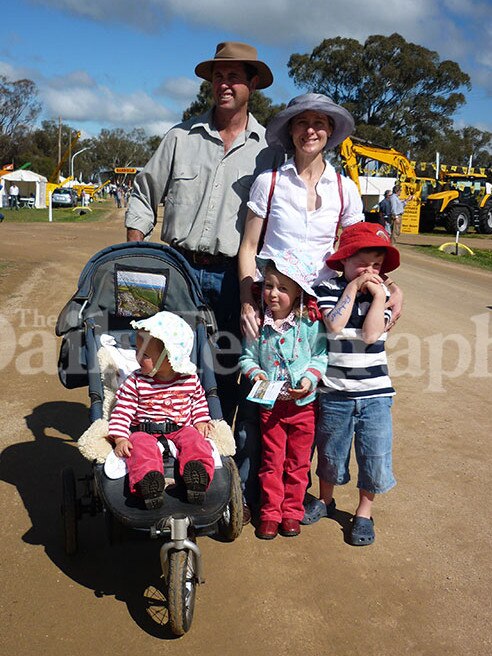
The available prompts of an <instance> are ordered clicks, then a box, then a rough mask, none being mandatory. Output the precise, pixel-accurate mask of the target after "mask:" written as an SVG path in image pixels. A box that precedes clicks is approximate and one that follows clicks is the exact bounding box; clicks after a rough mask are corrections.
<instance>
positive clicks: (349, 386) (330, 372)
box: [315, 276, 395, 399]
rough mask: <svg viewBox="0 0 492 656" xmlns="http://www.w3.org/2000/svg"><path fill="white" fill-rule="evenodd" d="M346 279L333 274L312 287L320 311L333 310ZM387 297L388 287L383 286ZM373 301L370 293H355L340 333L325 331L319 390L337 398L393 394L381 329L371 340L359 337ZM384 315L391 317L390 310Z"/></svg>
mask: <svg viewBox="0 0 492 656" xmlns="http://www.w3.org/2000/svg"><path fill="white" fill-rule="evenodd" d="M347 284H348V283H347V281H346V280H345V278H344V277H343V276H341V277H339V278H332V279H331V280H327V281H326V282H323V283H322V284H321V285H319V286H318V287H316V288H315V292H316V295H317V296H318V305H319V308H320V310H321V312H322V313H324V312H325V311H326V310H328V311H329V310H332V309H333V308H334V307H335V306H336V304H337V303H338V301H339V300H340V298H341V296H342V294H343V292H344V290H345V287H346V286H347ZM385 291H386V298H387V299H389V296H390V294H389V291H388V290H387V289H386V288H385ZM371 303H372V295H371V294H369V293H358V294H357V296H356V298H355V301H354V306H353V308H352V314H351V316H350V318H349V320H348V322H347V325H346V326H345V328H343V330H342V331H341V332H340V333H327V339H328V367H327V370H326V373H325V375H324V376H323V377H322V379H321V382H320V385H319V387H318V390H319V391H320V392H322V393H328V394H330V396H331V397H333V398H339V399H346V398H350V399H354V398H356V399H367V398H370V397H373V396H393V395H394V394H395V390H394V389H393V387H392V385H391V380H390V377H389V375H388V361H387V358H386V351H385V342H386V336H387V333H386V332H384V333H383V334H382V335H381V337H380V338H379V339H378V340H377V342H375V343H374V344H366V343H365V342H364V340H363V339H362V325H363V323H364V320H365V318H366V315H367V313H368V311H369V307H370V305H371ZM384 317H385V319H386V321H387V322H388V321H389V320H390V319H391V310H389V309H385V311H384Z"/></svg>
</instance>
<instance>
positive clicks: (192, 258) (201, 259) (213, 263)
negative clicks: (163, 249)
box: [173, 244, 236, 267]
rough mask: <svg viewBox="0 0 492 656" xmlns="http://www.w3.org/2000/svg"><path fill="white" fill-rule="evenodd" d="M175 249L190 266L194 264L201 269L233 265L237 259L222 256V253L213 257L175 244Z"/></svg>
mask: <svg viewBox="0 0 492 656" xmlns="http://www.w3.org/2000/svg"><path fill="white" fill-rule="evenodd" d="M173 248H174V249H175V250H176V251H178V253H180V254H181V255H182V256H183V257H184V258H185V260H187V261H188V262H189V263H190V264H194V265H195V266H199V267H223V266H226V265H228V264H232V262H233V261H234V260H235V259H236V258H235V257H228V256H227V255H222V253H218V254H217V255H212V254H211V253H200V252H198V251H189V250H187V249H186V248H182V247H181V246H176V245H175V244H173Z"/></svg>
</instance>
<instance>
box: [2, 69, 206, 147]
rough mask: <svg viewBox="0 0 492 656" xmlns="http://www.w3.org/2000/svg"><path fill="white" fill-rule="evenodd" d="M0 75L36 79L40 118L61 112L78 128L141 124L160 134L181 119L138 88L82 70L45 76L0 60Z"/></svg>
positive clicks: (57, 114) (56, 115) (60, 113)
mask: <svg viewBox="0 0 492 656" xmlns="http://www.w3.org/2000/svg"><path fill="white" fill-rule="evenodd" d="M0 75H5V76H6V77H8V78H9V79H11V80H19V79H21V78H28V79H31V80H33V81H34V82H36V84H37V86H38V92H39V100H40V101H41V103H42V106H43V118H53V117H58V116H61V117H62V119H63V120H64V121H66V122H68V123H72V124H75V125H76V127H77V128H78V129H83V128H84V125H83V124H84V123H85V124H87V125H88V126H90V125H93V124H99V125H102V126H109V127H112V126H114V125H117V126H120V127H123V128H127V129H131V128H133V127H142V128H144V129H145V130H146V132H147V133H148V134H149V135H153V134H163V133H164V132H165V131H167V130H168V129H169V128H170V127H171V126H172V125H174V124H175V123H177V122H178V121H179V120H180V119H181V113H180V114H176V113H175V112H174V111H173V110H171V109H169V108H167V107H166V106H164V105H162V104H161V103H159V102H157V101H156V100H154V99H153V98H151V97H150V96H149V95H148V94H146V93H144V92H142V91H134V92H133V93H131V94H119V93H116V92H114V91H112V90H111V89H109V88H108V87H106V86H102V85H99V84H98V83H97V81H96V80H95V79H94V78H92V77H91V76H90V75H89V74H88V73H86V72H85V71H82V70H77V71H71V72H69V73H68V74H67V75H57V76H55V77H52V78H47V77H45V76H43V75H42V74H41V73H40V72H39V71H37V70H35V69H32V68H31V69H27V68H20V67H15V66H12V65H10V64H8V63H7V62H3V61H0ZM178 88H181V91H184V88H185V85H184V84H182V85H181V87H179V85H176V89H178ZM192 97H193V94H192Z"/></svg>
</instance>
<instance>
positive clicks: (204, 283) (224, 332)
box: [190, 258, 241, 426]
mask: <svg viewBox="0 0 492 656" xmlns="http://www.w3.org/2000/svg"><path fill="white" fill-rule="evenodd" d="M190 266H191V268H192V269H193V271H194V273H195V275H196V277H197V279H198V282H199V284H200V287H201V290H202V292H203V295H204V297H205V301H206V303H207V304H208V305H209V306H210V308H211V309H212V310H213V312H214V314H215V319H216V321H217V326H218V329H219V333H220V334H219V336H218V339H217V341H216V346H217V351H216V353H215V362H214V370H215V378H216V380H217V391H218V395H219V399H220V404H221V406H222V413H223V416H224V419H225V420H226V421H227V423H228V424H229V425H230V426H232V423H233V421H234V414H235V412H236V408H237V403H238V382H237V378H238V371H239V365H238V360H239V356H240V355H241V331H240V327H239V314H240V308H241V305H240V302H239V281H238V276H237V261H236V259H235V258H234V259H232V258H231V262H230V263H229V264H226V265H225V266H221V267H207V268H201V267H198V266H196V265H193V264H190Z"/></svg>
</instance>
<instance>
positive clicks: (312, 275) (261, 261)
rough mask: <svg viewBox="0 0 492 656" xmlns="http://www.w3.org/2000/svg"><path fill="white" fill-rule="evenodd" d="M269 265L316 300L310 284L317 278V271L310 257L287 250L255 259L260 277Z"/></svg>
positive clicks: (306, 254)
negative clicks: (271, 264)
mask: <svg viewBox="0 0 492 656" xmlns="http://www.w3.org/2000/svg"><path fill="white" fill-rule="evenodd" d="M270 263H273V264H274V265H275V268H276V269H277V271H278V272H279V273H283V275H284V276H287V278H290V279H291V280H293V281H294V282H296V283H297V284H298V285H299V287H300V288H301V289H302V290H303V291H304V292H306V294H309V296H314V297H315V298H316V294H315V292H314V290H313V288H312V284H313V283H314V281H315V280H316V278H317V277H318V271H317V267H316V262H315V260H314V259H313V258H312V257H311V255H309V254H308V253H298V252H295V251H294V250H287V251H282V252H281V253H278V254H275V255H272V256H270V257H268V258H262V257H258V256H257V257H256V266H257V267H258V269H259V270H260V272H261V274H262V275H264V272H265V268H266V267H267V266H268V264H270Z"/></svg>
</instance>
